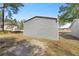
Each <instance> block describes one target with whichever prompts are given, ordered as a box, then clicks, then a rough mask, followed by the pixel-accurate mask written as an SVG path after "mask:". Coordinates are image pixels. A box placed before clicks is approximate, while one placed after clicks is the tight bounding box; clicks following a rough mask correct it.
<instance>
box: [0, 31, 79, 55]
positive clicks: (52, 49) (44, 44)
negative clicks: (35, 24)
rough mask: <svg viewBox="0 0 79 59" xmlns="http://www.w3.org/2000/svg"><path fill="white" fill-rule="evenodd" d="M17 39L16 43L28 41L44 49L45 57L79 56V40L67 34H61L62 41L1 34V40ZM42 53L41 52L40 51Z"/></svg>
mask: <svg viewBox="0 0 79 59" xmlns="http://www.w3.org/2000/svg"><path fill="white" fill-rule="evenodd" d="M4 37H5V38H11V37H12V38H15V39H16V41H20V40H27V41H29V42H30V43H31V44H33V45H37V46H39V47H41V48H43V53H44V55H60V56H64V55H69V56H71V55H73V56H74V55H79V40H78V39H77V38H75V37H72V36H69V35H67V34H66V33H64V32H63V33H60V38H59V39H60V40H58V41H55V40H53V41H52V40H47V39H38V38H32V37H27V36H24V35H23V34H12V33H8V34H0V38H4ZM39 52H40V51H39Z"/></svg>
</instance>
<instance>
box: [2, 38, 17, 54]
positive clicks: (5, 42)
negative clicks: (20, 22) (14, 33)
mask: <svg viewBox="0 0 79 59" xmlns="http://www.w3.org/2000/svg"><path fill="white" fill-rule="evenodd" d="M15 44H16V38H13V37H4V38H0V55H1V54H2V53H3V51H5V50H7V49H8V48H10V47H12V46H14V45H15Z"/></svg>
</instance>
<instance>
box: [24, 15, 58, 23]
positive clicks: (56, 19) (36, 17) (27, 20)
mask: <svg viewBox="0 0 79 59" xmlns="http://www.w3.org/2000/svg"><path fill="white" fill-rule="evenodd" d="M34 18H46V19H51V20H52V19H53V20H56V22H57V18H55V17H47V16H34V17H32V18H30V19H28V20H26V21H25V22H28V21H30V20H32V19H34ZM25 22H24V23H25Z"/></svg>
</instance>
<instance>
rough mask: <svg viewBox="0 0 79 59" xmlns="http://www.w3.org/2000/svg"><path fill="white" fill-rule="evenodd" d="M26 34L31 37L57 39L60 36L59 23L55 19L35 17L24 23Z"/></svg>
mask: <svg viewBox="0 0 79 59" xmlns="http://www.w3.org/2000/svg"><path fill="white" fill-rule="evenodd" d="M24 34H25V35H28V36H31V37H40V38H47V39H51V40H57V39H58V38H59V34H58V24H57V23H56V20H53V19H45V18H34V19H32V20H30V21H28V22H25V23H24Z"/></svg>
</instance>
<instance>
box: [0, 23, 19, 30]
mask: <svg viewBox="0 0 79 59" xmlns="http://www.w3.org/2000/svg"><path fill="white" fill-rule="evenodd" d="M0 30H2V24H0ZM4 30H9V31H17V30H18V27H17V25H13V24H4Z"/></svg>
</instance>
